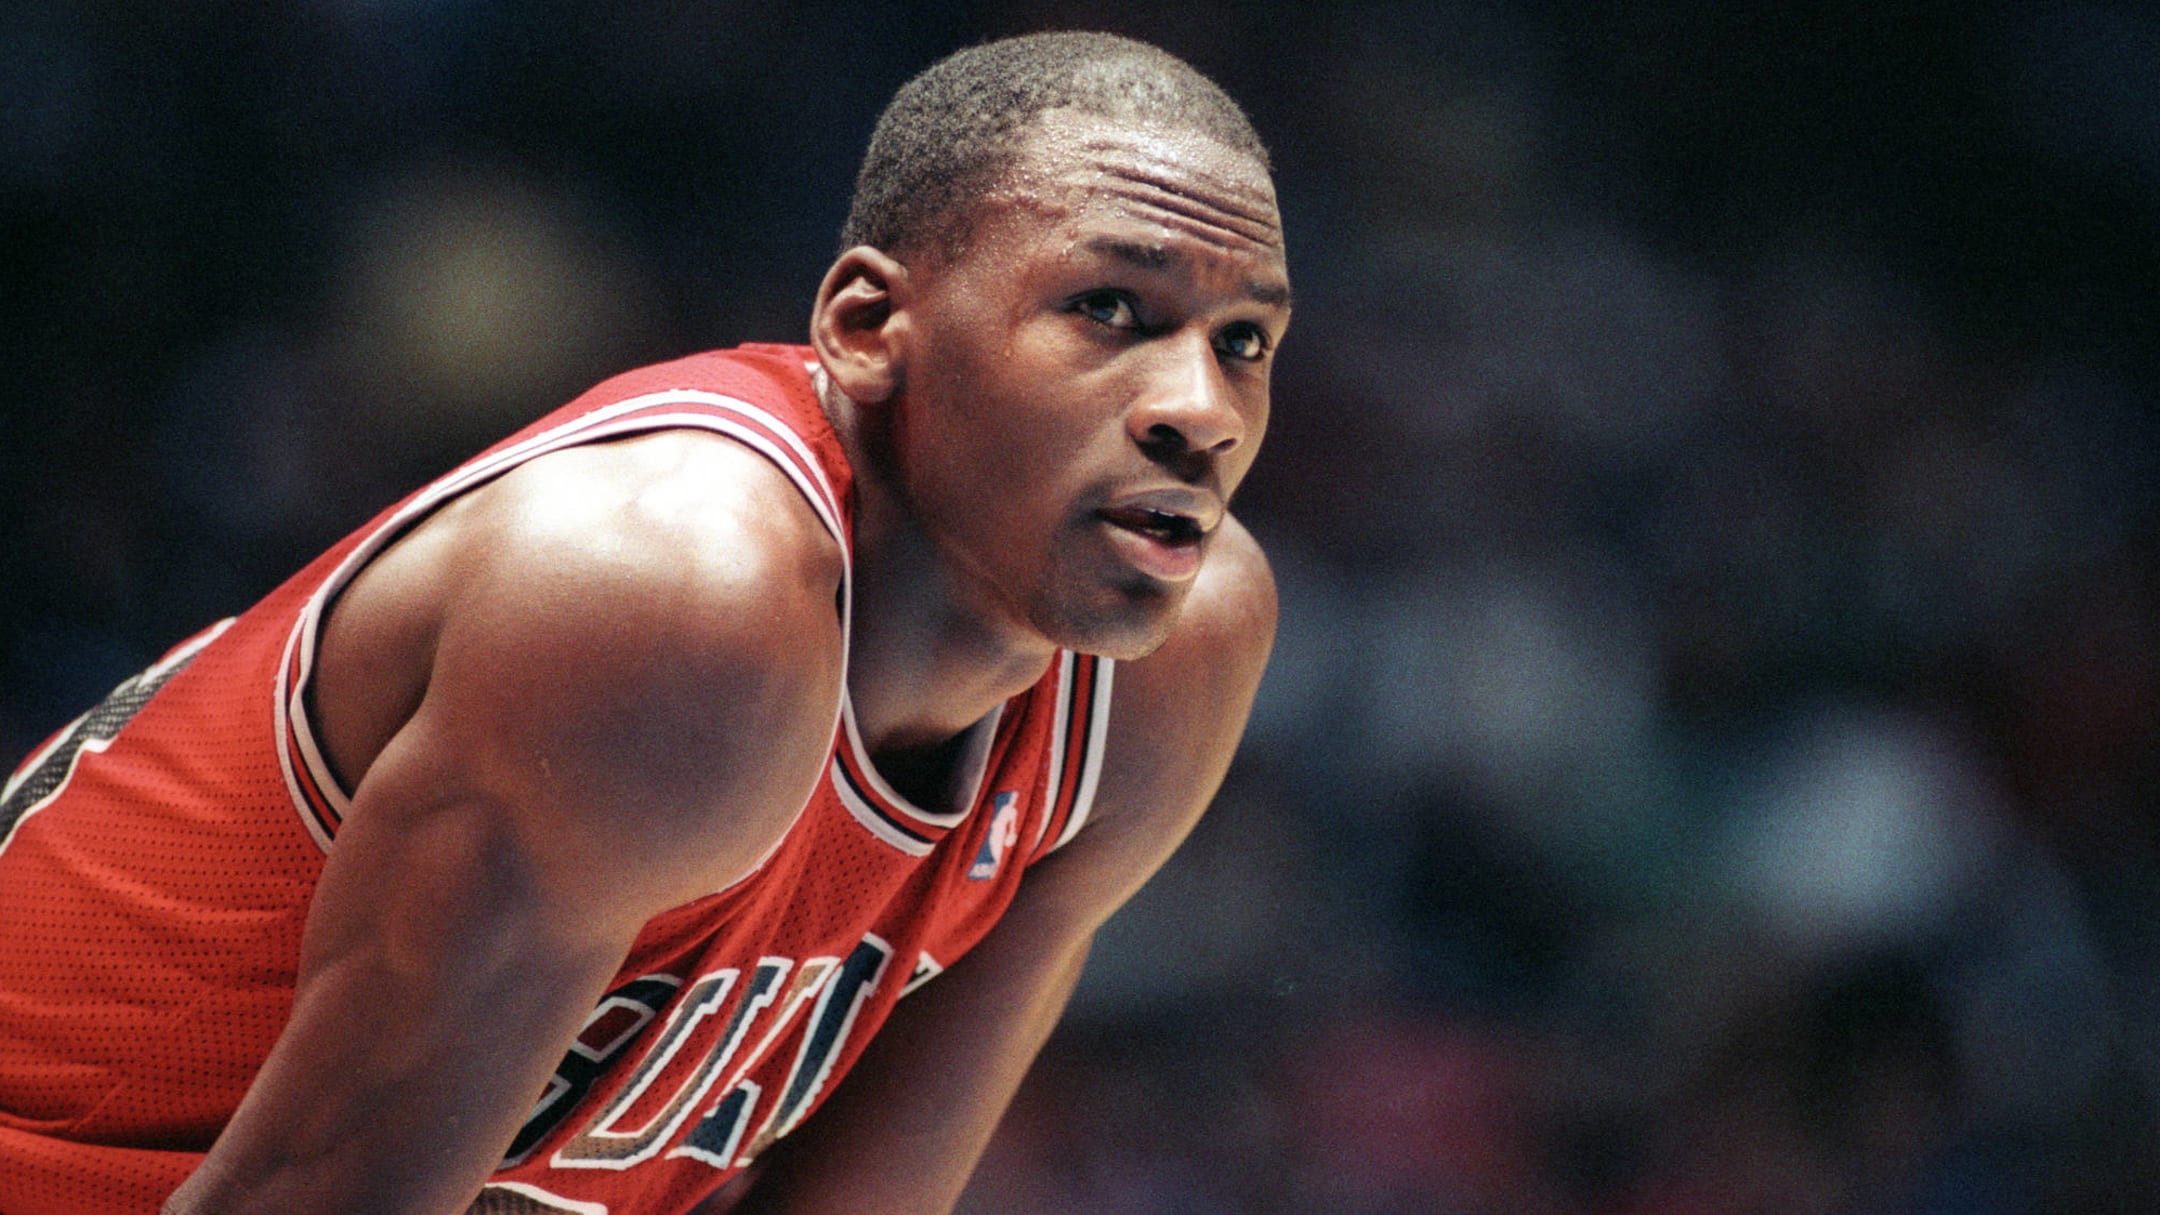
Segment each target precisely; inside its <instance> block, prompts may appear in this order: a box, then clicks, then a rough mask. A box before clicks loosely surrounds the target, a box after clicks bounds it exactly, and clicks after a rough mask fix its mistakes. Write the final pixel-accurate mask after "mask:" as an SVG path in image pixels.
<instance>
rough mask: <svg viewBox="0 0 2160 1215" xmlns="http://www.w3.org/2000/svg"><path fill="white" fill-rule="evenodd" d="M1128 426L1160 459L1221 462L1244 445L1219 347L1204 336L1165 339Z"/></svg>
mask: <svg viewBox="0 0 2160 1215" xmlns="http://www.w3.org/2000/svg"><path fill="white" fill-rule="evenodd" d="M1159 349H1160V351H1161V356H1162V357H1161V358H1160V360H1159V362H1158V363H1157V364H1156V365H1155V366H1154V367H1151V368H1150V369H1149V380H1148V384H1147V389H1146V391H1145V392H1144V393H1143V395H1142V396H1141V398H1140V400H1139V402H1138V404H1137V405H1136V406H1135V407H1134V409H1133V411H1132V414H1131V415H1130V418H1129V419H1128V422H1127V425H1128V428H1129V429H1130V430H1131V432H1132V437H1133V441H1134V442H1136V443H1138V444H1140V446H1141V447H1143V448H1146V449H1148V450H1149V451H1151V452H1154V453H1158V455H1159V456H1168V457H1176V456H1185V455H1207V456H1212V457H1221V456H1225V455H1228V454H1229V453H1230V452H1232V451H1234V450H1236V448H1237V446H1238V445H1239V444H1240V443H1243V442H1244V441H1245V435H1246V418H1245V415H1244V413H1243V412H1242V411H1240V410H1239V408H1238V404H1239V402H1238V398H1237V395H1236V393H1234V392H1233V391H1231V388H1230V383H1229V380H1228V379H1227V377H1225V376H1224V375H1223V368H1222V363H1221V362H1220V361H1219V359H1218V358H1217V356H1216V354H1215V347H1214V345H1213V343H1212V342H1210V341H1209V340H1208V338H1207V337H1206V336H1205V335H1204V334H1195V335H1193V336H1192V337H1191V338H1185V337H1182V336H1181V337H1179V338H1176V339H1170V340H1166V341H1164V342H1163V343H1162V345H1161V347H1160V348H1159Z"/></svg>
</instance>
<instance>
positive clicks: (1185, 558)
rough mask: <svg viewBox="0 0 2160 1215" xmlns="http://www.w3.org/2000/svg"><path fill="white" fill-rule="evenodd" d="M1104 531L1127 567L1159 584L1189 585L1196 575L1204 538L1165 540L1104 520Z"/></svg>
mask: <svg viewBox="0 0 2160 1215" xmlns="http://www.w3.org/2000/svg"><path fill="white" fill-rule="evenodd" d="M1102 524H1103V531H1104V532H1106V533H1107V534H1108V535H1109V537H1110V544H1111V546H1112V547H1113V548H1115V549H1117V551H1118V554H1119V555H1120V556H1122V557H1123V558H1124V559H1125V562H1126V564H1128V565H1130V566H1132V567H1133V568H1134V569H1136V570H1139V571H1140V572H1141V573H1143V574H1146V575H1148V576H1149V577H1152V578H1155V579H1157V580H1158V581H1162V582H1190V581H1192V580H1193V579H1194V578H1196V577H1198V576H1199V573H1200V558H1201V557H1202V556H1203V555H1204V546H1205V544H1206V541H1207V537H1206V536H1205V535H1202V534H1199V533H1194V534H1192V535H1190V536H1180V537H1176V538H1165V537H1162V536H1158V535H1156V534H1155V533H1153V532H1146V531H1140V530H1138V529H1135V528H1133V527H1129V526H1127V525H1126V524H1123V523H1120V522H1118V521H1117V520H1116V519H1112V518H1107V517H1106V518H1104V519H1103V520H1102Z"/></svg>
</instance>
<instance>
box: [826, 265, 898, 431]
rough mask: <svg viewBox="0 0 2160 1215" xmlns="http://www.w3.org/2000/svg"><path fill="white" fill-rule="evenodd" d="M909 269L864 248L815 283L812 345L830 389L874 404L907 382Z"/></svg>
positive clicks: (851, 398) (859, 400)
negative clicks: (822, 280)
mask: <svg viewBox="0 0 2160 1215" xmlns="http://www.w3.org/2000/svg"><path fill="white" fill-rule="evenodd" d="M909 290H910V283H909V281H908V268H907V267H906V266H904V265H902V264H900V263H899V262H897V261H895V260H893V259H892V258H890V257H888V256H886V255H885V254H883V253H881V252H879V251H878V250H876V249H873V248H871V247H870V246H868V245H857V246H856V247H854V248H852V249H849V250H847V251H846V252H845V253H842V254H841V255H840V256H839V258H837V259H836V260H835V261H834V262H833V264H832V268H831V269H829V270H827V271H826V272H825V281H824V282H822V283H820V284H818V294H817V303H816V304H815V305H813V306H812V308H811V310H810V345H811V346H812V347H813V348H814V349H815V350H816V351H817V355H818V360H819V361H820V362H821V363H823V364H824V365H825V373H826V374H827V375H829V376H831V377H832V381H833V386H834V387H836V388H838V389H839V390H840V391H841V392H843V393H846V394H847V396H848V399H849V400H852V401H855V402H857V403H859V404H865V405H874V404H877V403H879V402H881V401H884V400H885V399H886V398H888V397H890V396H892V394H893V393H894V392H896V391H897V390H898V389H899V387H900V385H901V382H902V381H903V379H904V378H905V370H906V368H905V364H906V356H905V352H906V342H905V338H906V336H907V331H908V316H907V304H908V299H909Z"/></svg>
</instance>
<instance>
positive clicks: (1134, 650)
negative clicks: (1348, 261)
mask: <svg viewBox="0 0 2160 1215" xmlns="http://www.w3.org/2000/svg"><path fill="white" fill-rule="evenodd" d="M1185 590H1186V588H1185V587H1177V588H1175V589H1166V588H1164V587H1162V586H1161V585H1160V584H1149V585H1148V586H1147V587H1145V588H1143V589H1141V590H1139V591H1137V592H1135V591H1132V590H1129V589H1128V590H1121V591H1120V592H1118V593H1117V594H1116V599H1117V602H1116V603H1115V605H1109V606H1106V605H1102V604H1091V605H1089V606H1088V608H1080V609H1074V608H1067V610H1064V611H1058V612H1053V613H1039V614H1038V616H1037V621H1038V624H1041V625H1044V626H1046V627H1044V628H1043V633H1044V635H1045V636H1047V637H1049V638H1050V640H1052V641H1053V642H1055V643H1057V644H1058V645H1060V646H1063V647H1064V648H1065V649H1068V650H1072V651H1075V652H1077V653H1081V654H1094V655H1098V656H1100V657H1103V658H1111V659H1115V660H1117V661H1119V662H1131V661H1134V660H1135V659H1140V658H1145V657H1147V656H1148V655H1150V654H1152V653H1154V652H1155V651H1156V650H1159V649H1161V648H1162V645H1163V643H1164V642H1165V641H1168V640H1169V639H1170V633H1171V630H1173V629H1175V628H1176V627H1177V622H1178V614H1179V611H1180V610H1181V609H1182V608H1183V607H1184V606H1185ZM1091 609H1092V610H1091Z"/></svg>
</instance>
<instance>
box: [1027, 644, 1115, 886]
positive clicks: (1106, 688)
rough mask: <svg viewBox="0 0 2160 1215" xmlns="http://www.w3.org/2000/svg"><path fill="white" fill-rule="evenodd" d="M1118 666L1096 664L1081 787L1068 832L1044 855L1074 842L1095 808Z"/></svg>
mask: <svg viewBox="0 0 2160 1215" xmlns="http://www.w3.org/2000/svg"><path fill="white" fill-rule="evenodd" d="M1116 666H1117V664H1116V663H1114V662H1112V661H1111V660H1109V659H1107V658H1104V659H1100V660H1098V661H1097V662H1096V663H1095V686H1094V687H1093V688H1091V689H1090V690H1089V691H1090V693H1091V695H1092V697H1093V703H1092V704H1090V705H1089V706H1088V736H1087V754H1085V755H1083V756H1082V757H1081V759H1080V787H1079V788H1078V789H1076V790H1074V791H1073V806H1072V813H1071V814H1069V815H1066V816H1065V830H1064V831H1062V832H1060V833H1059V834H1058V837H1057V842H1056V843H1054V844H1052V845H1050V849H1049V852H1045V853H1044V854H1043V855H1044V856H1048V855H1049V854H1050V852H1056V851H1057V850H1058V849H1060V848H1063V847H1064V846H1065V845H1067V844H1069V843H1071V842H1072V838H1073V837H1074V836H1076V835H1078V834H1080V828H1081V826H1082V825H1083V824H1085V823H1086V822H1087V817H1088V811H1089V810H1091V809H1093V808H1094V806H1095V787H1096V785H1098V784H1100V783H1101V781H1102V765H1103V753H1104V752H1106V751H1108V750H1109V749H1110V682H1111V673H1112V671H1113V670H1114V669H1115V668H1116Z"/></svg>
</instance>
